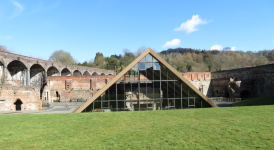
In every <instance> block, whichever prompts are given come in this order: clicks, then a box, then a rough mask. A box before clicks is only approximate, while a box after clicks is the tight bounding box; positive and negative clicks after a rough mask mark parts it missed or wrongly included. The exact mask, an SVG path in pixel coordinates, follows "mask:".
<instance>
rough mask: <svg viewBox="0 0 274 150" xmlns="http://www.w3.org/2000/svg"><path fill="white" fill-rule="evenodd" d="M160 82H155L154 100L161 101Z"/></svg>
mask: <svg viewBox="0 0 274 150" xmlns="http://www.w3.org/2000/svg"><path fill="white" fill-rule="evenodd" d="M160 93H161V92H160V82H158V81H157V82H154V99H160V98H161V95H160Z"/></svg>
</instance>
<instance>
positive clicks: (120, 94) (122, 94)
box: [117, 83, 125, 100]
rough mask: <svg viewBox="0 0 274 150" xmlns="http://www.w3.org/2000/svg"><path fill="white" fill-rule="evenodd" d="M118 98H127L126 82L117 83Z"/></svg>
mask: <svg viewBox="0 0 274 150" xmlns="http://www.w3.org/2000/svg"><path fill="white" fill-rule="evenodd" d="M117 88H118V89H117V92H118V100H125V85H124V83H121V84H117Z"/></svg>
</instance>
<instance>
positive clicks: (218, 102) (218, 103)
mask: <svg viewBox="0 0 274 150" xmlns="http://www.w3.org/2000/svg"><path fill="white" fill-rule="evenodd" d="M212 102H214V103H215V104H216V105H217V106H219V107H230V104H232V103H235V102H229V101H212Z"/></svg>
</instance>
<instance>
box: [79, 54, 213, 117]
mask: <svg viewBox="0 0 274 150" xmlns="http://www.w3.org/2000/svg"><path fill="white" fill-rule="evenodd" d="M205 107H211V105H209V104H208V103H207V102H206V101H205V100H203V99H202V98H201V97H199V96H198V94H195V92H194V91H193V90H192V89H191V88H189V87H188V86H187V85H186V84H185V83H184V82H183V81H182V80H181V79H180V78H178V77H177V76H176V75H175V74H174V73H173V72H172V71H170V70H169V69H168V68H167V67H166V66H164V65H163V64H162V63H160V62H158V61H157V60H156V59H155V58H154V57H153V56H152V55H150V54H148V55H146V56H145V57H144V58H143V59H142V60H141V61H140V62H138V63H137V64H136V65H135V66H134V67H132V68H131V69H130V70H129V71H128V72H127V73H125V74H124V75H123V76H122V77H121V78H120V79H119V80H118V81H117V82H116V83H115V84H113V85H112V86H111V87H110V88H109V89H108V90H106V91H105V92H104V93H103V94H102V95H101V96H100V97H98V98H97V99H96V100H95V101H94V102H93V103H91V104H90V105H89V106H88V107H87V108H86V109H85V110H84V111H83V112H102V111H142V110H165V109H167V110H168V109H184V108H205Z"/></svg>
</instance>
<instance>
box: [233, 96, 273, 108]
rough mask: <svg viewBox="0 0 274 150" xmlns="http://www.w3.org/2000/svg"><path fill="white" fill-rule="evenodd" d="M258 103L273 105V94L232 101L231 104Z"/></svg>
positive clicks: (249, 104)
mask: <svg viewBox="0 0 274 150" xmlns="http://www.w3.org/2000/svg"><path fill="white" fill-rule="evenodd" d="M258 105H274V95H272V96H264V97H258V98H252V99H247V100H243V101H240V102H236V103H233V104H232V106H258Z"/></svg>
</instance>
